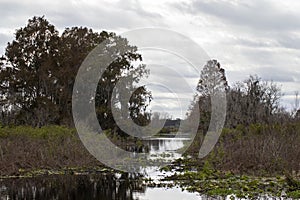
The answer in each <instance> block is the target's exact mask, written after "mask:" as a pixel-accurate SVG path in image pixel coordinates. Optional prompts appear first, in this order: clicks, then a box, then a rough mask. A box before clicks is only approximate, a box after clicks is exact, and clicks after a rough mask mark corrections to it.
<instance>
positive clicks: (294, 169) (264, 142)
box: [187, 122, 300, 176]
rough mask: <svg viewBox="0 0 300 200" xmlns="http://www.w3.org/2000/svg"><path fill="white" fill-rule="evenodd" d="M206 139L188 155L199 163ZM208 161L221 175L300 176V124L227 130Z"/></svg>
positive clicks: (195, 145) (198, 139) (188, 152)
mask: <svg viewBox="0 0 300 200" xmlns="http://www.w3.org/2000/svg"><path fill="white" fill-rule="evenodd" d="M202 140H203V136H202V134H201V133H200V134H199V135H198V136H197V137H196V139H195V140H194V142H193V144H192V145H191V147H190V148H189V150H188V151H187V154H189V155H191V156H192V157H193V158H195V159H197V156H198V152H199V148H200V144H201V142H202ZM204 161H208V162H209V163H210V164H211V166H212V167H213V168H214V169H216V170H220V171H230V172H232V173H235V174H250V175H255V176H257V175H267V176H268V175H275V176H276V175H283V174H284V173H290V174H299V175H300V123H299V122H298V123H289V124H283V125H282V124H281V125H280V124H272V125H262V124H252V125H250V126H248V127H245V126H242V125H240V126H238V127H236V128H235V129H227V128H224V129H223V132H222V134H221V137H220V138H219V141H218V143H217V145H216V146H215V148H214V150H213V152H211V153H210V154H209V155H208V156H207V157H206V158H205V159H203V160H200V161H199V162H202V163H203V162H204Z"/></svg>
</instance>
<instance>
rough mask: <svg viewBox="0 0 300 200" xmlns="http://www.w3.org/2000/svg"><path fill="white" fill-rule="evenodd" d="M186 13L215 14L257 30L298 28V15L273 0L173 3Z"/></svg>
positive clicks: (224, 19)
mask: <svg viewBox="0 0 300 200" xmlns="http://www.w3.org/2000/svg"><path fill="white" fill-rule="evenodd" d="M174 6H175V7H177V8H178V9H180V10H181V11H185V12H187V13H193V14H196V15H197V14H199V12H202V13H205V14H208V15H211V16H215V17H217V18H219V19H221V20H223V21H225V22H227V23H231V24H234V25H239V26H247V27H251V28H253V29H258V30H299V29H300V21H299V15H298V14H295V13H291V12H289V11H287V10H283V9H282V8H279V7H277V6H276V4H275V3H274V1H266V0H254V1H251V2H247V3H246V2H245V1H242V2H239V3H238V4H233V3H230V2H225V1H203V0H202V1H196V0H194V1H192V2H191V3H190V4H189V3H182V4H175V5H174Z"/></svg>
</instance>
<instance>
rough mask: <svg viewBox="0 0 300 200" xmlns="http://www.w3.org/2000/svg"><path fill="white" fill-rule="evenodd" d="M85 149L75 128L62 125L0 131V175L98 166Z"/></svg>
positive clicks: (4, 128) (3, 129)
mask: <svg viewBox="0 0 300 200" xmlns="http://www.w3.org/2000/svg"><path fill="white" fill-rule="evenodd" d="M101 166H102V164H101V163H100V162H98V161H97V160H96V159H95V158H94V157H93V156H91V155H90V154H89V153H88V151H87V150H86V149H85V148H84V146H83V145H82V143H81V141H80V140H79V137H78V135H77V133H76V131H75V129H70V128H66V127H62V126H47V127H42V128H32V127H27V126H17V127H3V128H0V175H1V176H4V175H21V174H22V173H24V172H28V171H36V170H38V169H46V170H47V169H51V170H61V169H66V168H70V167H72V168H83V167H101Z"/></svg>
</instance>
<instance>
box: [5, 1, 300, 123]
mask: <svg viewBox="0 0 300 200" xmlns="http://www.w3.org/2000/svg"><path fill="white" fill-rule="evenodd" d="M299 10H300V1H295V0H286V1H277V0H272V1H271V0H268V1H266V0H252V1H238V0H219V1H214V0H194V1H193V0H159V1H147V0H143V1H142V0H141V1H138V0H100V1H96V0H95V1H92V0H89V1H83V0H64V1H61V0H51V1H49V0H39V1H36V0H35V1H33V0H26V1H17V0H1V1H0V13H1V21H0V54H3V53H4V49H5V46H6V44H7V42H9V41H12V39H13V36H14V32H15V30H16V29H17V28H19V27H23V26H25V25H26V23H27V20H28V19H29V18H32V17H33V16H42V15H45V17H46V18H47V19H48V20H49V21H50V22H51V23H52V24H54V25H55V26H56V27H57V28H58V29H59V30H60V32H61V31H62V30H63V29H64V28H65V27H71V26H87V27H91V28H93V29H94V30H97V31H101V30H108V31H114V32H116V33H118V34H120V33H122V32H124V31H128V30H132V29H136V28H144V27H160V28H168V29H171V30H174V31H177V32H179V33H182V34H184V35H186V36H187V37H190V38H191V39H193V40H194V41H195V42H197V43H198V44H199V45H200V46H201V47H202V48H203V49H204V50H205V51H206V52H207V54H208V55H209V57H210V58H214V59H217V60H218V61H219V62H220V63H221V65H222V66H223V68H225V70H226V75H227V79H228V80H229V83H230V84H232V83H234V82H236V81H241V80H244V79H246V78H247V77H248V76H249V75H250V74H257V75H259V76H260V77H262V78H263V79H264V80H273V81H275V82H277V83H278V84H279V85H281V86H282V89H283V92H284V94H285V96H284V97H283V100H282V105H284V106H286V107H291V103H292V102H293V94H294V91H297V90H299V91H300V68H299V67H300V12H299ZM176 84H177V85H180V82H177V83H176ZM158 101H159V104H160V105H161V106H163V105H164V104H166V105H165V106H167V107H168V106H169V107H168V108H166V110H176V107H177V106H178V104H176V103H168V102H167V101H166V100H163V98H161V96H159V95H158V98H157V102H158ZM176 116H179V114H178V112H177V113H176V114H174V117H176Z"/></svg>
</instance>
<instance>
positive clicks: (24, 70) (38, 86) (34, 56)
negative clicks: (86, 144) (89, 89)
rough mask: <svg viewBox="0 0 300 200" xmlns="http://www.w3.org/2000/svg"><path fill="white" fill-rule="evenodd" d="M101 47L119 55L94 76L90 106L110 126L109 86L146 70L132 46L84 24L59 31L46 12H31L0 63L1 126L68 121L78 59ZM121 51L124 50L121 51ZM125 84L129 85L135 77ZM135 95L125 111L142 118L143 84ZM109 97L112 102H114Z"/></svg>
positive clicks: (146, 94)
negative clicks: (95, 83) (36, 14)
mask: <svg viewBox="0 0 300 200" xmlns="http://www.w3.org/2000/svg"><path fill="white" fill-rule="evenodd" d="M103 41H106V42H108V43H107V45H106V50H107V51H108V52H110V53H113V54H114V55H119V56H118V58H117V59H116V60H115V61H114V62H112V63H111V64H110V65H109V66H108V67H107V70H106V71H105V73H104V74H103V75H102V77H101V78H100V80H99V84H98V87H97V93H96V99H95V106H96V111H97V117H98V119H99V121H101V122H102V126H104V128H105V129H108V128H115V123H114V120H113V116H112V112H111V105H112V102H111V100H112V93H113V88H114V86H115V85H116V83H117V81H118V80H119V79H120V78H121V77H124V76H128V75H130V76H133V77H134V80H139V78H141V77H143V76H144V75H147V74H148V71H147V70H146V69H145V65H143V64H139V65H138V66H136V65H135V66H134V65H133V64H132V63H133V62H140V63H141V61H142V57H141V55H140V54H138V53H137V47H135V46H130V45H129V44H128V41H127V39H126V38H122V37H120V36H117V35H116V34H115V33H109V32H106V31H102V32H100V33H98V32H94V31H93V30H92V29H88V28H86V27H72V28H66V29H65V30H64V31H63V33H62V34H61V35H60V34H59V32H58V31H57V29H56V28H55V26H54V25H52V24H51V23H50V22H49V21H47V20H46V19H45V17H33V18H32V19H29V20H28V24H27V25H26V26H25V27H23V28H20V29H18V30H16V33H15V38H14V40H13V41H12V42H9V43H8V45H7V47H6V50H5V55H3V56H2V57H1V62H0V88H1V90H0V112H1V116H0V120H1V123H2V124H3V125H8V124H13V125H31V126H37V127H40V126H44V125H49V124H58V125H68V126H73V118H72V112H71V111H72V99H71V98H72V92H73V85H74V81H75V77H76V74H77V71H78V69H79V67H80V66H81V63H82V62H83V60H84V59H85V57H86V56H87V55H88V53H89V52H90V51H91V50H92V49H94V48H95V47H96V46H97V45H98V44H100V43H101V42H103ZM121 50H122V52H125V53H122V54H121V53H120V52H121ZM126 87H131V88H134V81H132V82H129V83H127V85H126ZM135 89H136V90H135V92H134V94H133V96H134V98H131V99H130V102H128V103H127V104H128V105H127V106H128V109H129V110H130V116H131V117H132V118H133V119H134V120H136V121H137V122H140V123H146V122H147V120H149V115H148V114H147V113H146V111H145V108H146V107H147V105H148V103H149V101H150V100H151V93H150V92H149V91H148V90H147V89H146V88H145V87H144V86H142V87H139V88H135ZM117 104H118V103H117V102H114V105H117Z"/></svg>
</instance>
